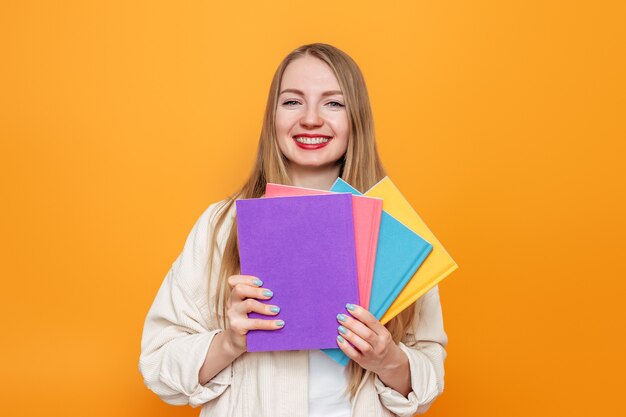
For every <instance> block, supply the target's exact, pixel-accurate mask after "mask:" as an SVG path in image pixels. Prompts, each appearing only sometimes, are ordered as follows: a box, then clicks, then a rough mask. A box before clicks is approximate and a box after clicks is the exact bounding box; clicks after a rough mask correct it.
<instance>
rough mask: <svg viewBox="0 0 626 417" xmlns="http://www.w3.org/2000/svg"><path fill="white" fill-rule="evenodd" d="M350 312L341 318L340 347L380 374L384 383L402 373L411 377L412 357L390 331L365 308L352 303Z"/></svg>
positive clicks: (360, 363)
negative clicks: (403, 350) (394, 339)
mask: <svg viewBox="0 0 626 417" xmlns="http://www.w3.org/2000/svg"><path fill="white" fill-rule="evenodd" d="M346 309H347V312H348V313H350V314H349V315H348V314H338V315H337V321H338V322H339V324H340V326H339V328H338V331H339V335H338V337H337V345H339V348H340V349H341V350H342V351H343V352H344V353H345V354H346V355H347V356H348V357H349V358H350V359H352V360H353V361H355V362H356V363H358V364H359V365H361V367H363V368H365V369H367V370H370V371H372V372H374V373H376V374H378V375H379V377H380V378H381V379H383V381H384V380H385V379H386V378H385V377H386V376H388V375H390V374H391V373H394V372H398V371H400V373H406V375H407V376H408V373H409V366H408V358H407V356H406V355H405V354H404V352H402V350H401V349H400V347H399V346H398V345H397V344H396V343H395V342H394V341H393V339H392V337H391V333H389V330H387V328H386V327H385V326H383V325H382V324H381V323H380V321H378V320H377V319H376V317H374V316H373V315H372V313H370V312H369V311H367V310H366V309H364V308H363V307H361V306H358V305H354V304H348V305H346ZM348 342H350V343H348ZM351 345H352V346H351ZM402 371H404V372H402ZM394 379H395V378H394Z"/></svg>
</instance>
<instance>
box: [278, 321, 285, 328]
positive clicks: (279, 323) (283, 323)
mask: <svg viewBox="0 0 626 417" xmlns="http://www.w3.org/2000/svg"><path fill="white" fill-rule="evenodd" d="M276 325H277V326H278V327H283V326H284V325H285V322H284V321H282V320H276Z"/></svg>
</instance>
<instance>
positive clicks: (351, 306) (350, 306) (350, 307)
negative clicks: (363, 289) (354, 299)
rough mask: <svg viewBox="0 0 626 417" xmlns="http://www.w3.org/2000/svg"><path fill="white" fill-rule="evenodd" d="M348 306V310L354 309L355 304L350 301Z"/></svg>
mask: <svg viewBox="0 0 626 417" xmlns="http://www.w3.org/2000/svg"><path fill="white" fill-rule="evenodd" d="M346 308H347V309H348V310H350V311H354V304H350V303H348V304H346Z"/></svg>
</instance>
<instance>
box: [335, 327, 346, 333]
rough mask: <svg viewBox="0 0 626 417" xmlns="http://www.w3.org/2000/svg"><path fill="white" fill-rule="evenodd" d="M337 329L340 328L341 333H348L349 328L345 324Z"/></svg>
mask: <svg viewBox="0 0 626 417" xmlns="http://www.w3.org/2000/svg"><path fill="white" fill-rule="evenodd" d="M337 329H338V330H339V333H341V334H346V333H347V332H348V329H346V328H345V327H343V326H339V327H338V328H337Z"/></svg>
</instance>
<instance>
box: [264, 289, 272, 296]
mask: <svg viewBox="0 0 626 417" xmlns="http://www.w3.org/2000/svg"><path fill="white" fill-rule="evenodd" d="M263 295H264V296H266V297H271V296H272V295H274V293H273V292H271V291H270V290H265V291H263Z"/></svg>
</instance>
